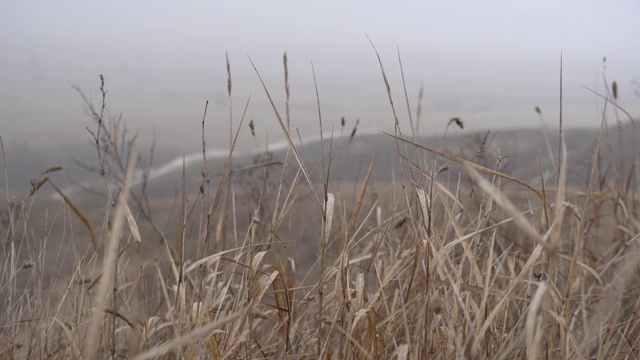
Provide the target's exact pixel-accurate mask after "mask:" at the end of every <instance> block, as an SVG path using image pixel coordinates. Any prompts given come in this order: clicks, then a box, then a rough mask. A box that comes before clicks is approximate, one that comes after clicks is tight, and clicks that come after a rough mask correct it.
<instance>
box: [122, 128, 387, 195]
mask: <svg viewBox="0 0 640 360" xmlns="http://www.w3.org/2000/svg"><path fill="white" fill-rule="evenodd" d="M374 134H380V130H377V129H358V131H357V132H356V136H355V137H356V138H358V136H359V135H374ZM350 135H351V131H349V132H346V133H343V135H342V136H340V134H337V133H336V132H334V133H333V137H334V139H340V138H347V137H348V136H350ZM322 137H323V138H324V140H325V141H326V140H329V139H330V138H331V132H325V133H323V134H322ZM291 140H292V141H293V144H294V145H295V146H296V148H298V147H299V146H300V144H301V143H302V145H307V144H313V143H316V142H320V134H318V135H311V136H305V137H302V138H301V139H299V138H298V137H297V135H296V134H292V137H291ZM288 148H289V142H288V141H287V140H286V139H284V140H281V141H277V142H274V143H269V144H267V145H266V147H265V149H266V150H267V151H270V152H275V151H284V150H286V149H288ZM265 149H254V150H252V151H238V150H234V152H233V156H234V157H235V158H237V157H240V156H256V155H259V154H262V153H264V151H265ZM298 151H300V149H299V148H298ZM206 154H207V161H208V160H212V159H216V158H217V159H220V158H227V157H228V156H229V151H228V150H218V149H211V150H207V151H206ZM182 159H183V158H182V157H178V158H176V159H173V160H171V161H169V162H167V163H165V164H163V165H160V166H158V167H157V168H153V169H151V171H150V172H149V180H153V179H157V178H159V177H161V176H163V175H166V174H170V173H172V172H174V171H180V170H181V169H182V161H183V160H182ZM202 161H203V159H202V152H197V153H191V154H189V155H185V156H184V164H185V166H190V165H192V164H195V163H198V162H202ZM141 181H142V173H140V174H139V175H138V176H136V180H135V182H134V184H139V183H140V182H141Z"/></svg>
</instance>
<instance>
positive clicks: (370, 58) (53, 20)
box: [0, 0, 640, 185]
mask: <svg viewBox="0 0 640 360" xmlns="http://www.w3.org/2000/svg"><path fill="white" fill-rule="evenodd" d="M365 34H367V35H368V36H369V37H370V38H371V40H372V41H373V43H374V45H375V46H376V48H377V49H378V51H379V53H380V56H381V60H382V62H383V64H384V67H385V71H386V73H387V76H388V77H389V81H390V85H391V91H392V95H393V97H394V102H395V105H396V108H397V110H398V114H399V116H400V122H401V125H402V126H403V129H405V130H407V131H408V130H409V118H408V115H407V114H408V110H407V106H406V104H405V98H404V90H403V83H402V78H401V72H400V67H399V62H398V54H400V56H401V59H402V64H403V69H404V76H405V80H406V90H407V93H408V98H409V100H410V102H411V112H412V114H413V116H414V121H416V118H415V113H416V110H417V108H418V97H419V92H420V89H421V88H423V89H424V96H423V100H422V103H421V106H422V116H421V119H420V122H421V127H420V131H421V133H424V134H434V133H442V132H443V131H444V129H445V127H446V125H447V122H448V121H449V119H450V118H452V117H459V118H461V119H462V120H463V121H464V124H465V128H464V130H460V129H458V130H456V131H458V132H460V131H464V132H467V131H473V130H480V129H494V130H496V129H504V128H507V127H509V128H514V127H515V128H521V127H529V128H530V127H540V125H541V124H540V117H539V115H538V114H536V113H535V111H534V108H535V107H536V106H539V107H540V109H541V110H542V114H543V119H544V122H545V123H546V124H547V125H548V126H549V127H551V128H553V127H555V126H557V122H558V111H559V77H560V56H561V54H562V58H563V76H564V102H563V105H564V116H565V117H564V123H565V125H566V126H568V127H595V126H598V125H599V124H600V121H601V111H602V107H603V102H602V100H600V99H598V97H596V96H595V95H594V94H592V93H591V92H589V91H588V90H586V89H585V88H584V87H588V88H590V89H593V90H595V91H598V92H600V93H606V91H607V90H606V88H605V82H604V80H603V78H604V77H606V79H607V80H608V83H609V85H610V83H611V81H613V80H616V81H617V84H618V93H619V97H618V101H619V104H620V105H621V106H623V107H625V108H626V109H627V110H628V111H629V112H630V113H631V114H632V115H633V116H637V114H638V113H639V112H640V85H639V83H640V69H639V68H638V65H637V64H638V59H640V47H638V46H637V36H638V34H640V3H639V2H637V1H631V0H629V1H562V2H557V1H539V2H526V3H524V2H513V1H499V0H492V1H483V2H471V1H459V2H449V1H394V2H391V1H386V2H383V1H348V2H344V1H322V2H310V1H185V2H173V1H135V2H133V1H121V0H116V1H109V2H107V3H95V2H87V1H79V0H69V1H58V2H49V1H24V0H22V1H13V0H6V1H3V5H2V12H1V13H0V136H2V140H3V143H4V147H5V151H6V156H7V159H8V160H9V166H10V168H9V170H10V173H11V176H12V177H13V178H12V180H11V181H12V182H20V181H24V180H23V179H25V178H26V179H28V177H29V176H37V175H39V171H40V170H42V169H43V168H44V167H46V166H50V165H58V164H63V165H66V166H67V168H68V169H73V168H74V164H73V163H74V161H73V159H80V160H82V161H85V162H91V161H93V160H96V159H95V158H96V155H95V150H93V149H92V147H91V142H92V138H91V135H90V134H89V133H88V132H87V129H86V128H87V127H89V128H91V129H95V124H94V123H93V122H92V120H91V118H90V116H89V115H88V112H87V109H86V106H85V105H84V104H83V101H82V98H81V96H80V95H79V94H78V92H76V91H75V90H74V89H73V88H72V86H77V87H78V88H79V89H81V90H82V91H83V92H84V94H86V96H87V97H88V98H89V99H90V100H91V101H93V103H94V104H95V105H96V106H98V105H99V104H100V100H101V95H100V91H99V87H100V80H99V76H100V74H103V75H104V77H105V81H106V83H105V88H106V90H107V91H108V94H107V117H108V118H116V117H118V116H119V115H120V114H122V116H123V119H124V120H125V121H126V124H127V127H128V128H129V131H130V132H132V133H134V132H137V133H138V140H139V142H140V144H141V145H142V146H143V147H145V146H146V147H148V146H150V144H152V143H153V142H154V141H155V143H156V150H155V151H156V160H155V161H156V163H162V162H164V161H168V160H169V159H172V158H175V157H177V156H182V155H183V154H189V153H192V152H197V151H199V150H200V149H201V141H200V138H201V121H202V115H203V111H204V107H205V102H206V101H209V109H208V115H207V121H206V138H207V147H208V148H210V149H211V148H216V149H227V148H228V146H229V109H230V106H231V111H232V122H233V127H234V131H235V128H236V127H237V126H238V124H239V121H240V118H241V116H242V114H243V111H244V108H245V105H246V104H247V103H248V107H247V111H246V116H245V125H244V126H245V127H246V130H245V129H241V131H240V134H241V137H240V147H241V148H251V147H253V148H255V147H256V143H258V144H259V145H260V146H264V144H265V143H266V142H267V139H268V140H269V141H278V140H281V139H282V134H281V130H280V129H279V127H277V122H276V119H275V116H274V114H273V111H272V110H271V108H270V106H269V104H268V102H267V99H266V96H265V92H264V90H263V89H262V86H261V85H260V82H259V80H258V77H257V75H256V73H255V71H254V70H253V68H252V66H251V63H250V61H249V56H250V57H251V59H253V61H254V63H255V65H256V67H257V69H258V71H259V72H260V74H261V75H262V76H263V78H264V80H265V82H266V85H267V87H268V88H269V91H270V92H271V95H272V96H273V97H274V100H275V101H276V105H277V106H278V109H279V110H280V111H281V113H283V114H284V111H285V110H284V109H285V95H284V94H285V92H284V71H283V54H284V53H285V52H286V53H287V55H288V63H289V81H290V89H291V124H292V127H293V129H294V130H295V131H299V132H300V134H301V135H302V136H306V135H310V134H317V133H318V131H319V130H318V126H319V125H318V110H317V105H316V98H315V89H314V80H313V72H312V62H313V66H314V68H315V75H316V79H317V86H318V91H319V96H320V106H321V110H322V116H323V122H324V131H329V130H331V128H332V126H335V129H336V132H338V131H339V129H340V119H341V117H343V116H344V117H345V119H346V128H347V129H348V131H350V130H351V128H352V127H353V126H354V125H355V122H356V119H359V120H360V123H359V128H361V129H382V130H387V131H393V115H392V112H391V108H390V106H389V101H388V98H387V92H386V89H385V85H384V82H383V79H382V75H381V71H380V66H379V64H378V59H377V57H376V54H375V52H374V49H373V48H372V46H371V44H370V43H369V40H368V39H367V37H366V35H365ZM226 54H228V58H229V62H230V65H231V78H232V83H233V88H232V96H231V101H230V99H229V97H228V95H227V72H226V65H225V56H226ZM605 57H606V63H605V62H603V59H604V58H605ZM249 98H250V100H249ZM250 120H253V121H254V124H255V133H256V139H257V141H256V139H254V138H253V137H252V136H251V133H250V131H249V129H248V123H249V121H250ZM14 178H15V179H14ZM21 179H22V180H21ZM3 181H4V180H3ZM11 185H14V184H11Z"/></svg>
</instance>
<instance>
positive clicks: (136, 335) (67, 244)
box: [0, 55, 640, 359]
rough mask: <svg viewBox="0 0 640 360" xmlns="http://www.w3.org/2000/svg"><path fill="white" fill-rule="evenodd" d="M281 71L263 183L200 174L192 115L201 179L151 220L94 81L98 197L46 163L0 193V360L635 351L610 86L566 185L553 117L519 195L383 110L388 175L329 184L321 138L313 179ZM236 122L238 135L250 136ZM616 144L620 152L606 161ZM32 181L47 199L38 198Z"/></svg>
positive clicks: (631, 262) (630, 221)
mask: <svg viewBox="0 0 640 360" xmlns="http://www.w3.org/2000/svg"><path fill="white" fill-rule="evenodd" d="M380 65H381V69H382V63H381V64H380ZM256 72H257V70H256ZM257 73H258V72H257ZM382 75H383V78H384V82H385V85H386V87H387V92H388V94H389V100H390V106H391V107H392V109H393V113H394V114H396V109H395V108H394V106H395V105H394V104H396V103H395V102H394V101H393V99H392V98H391V91H390V90H389V89H390V84H389V83H388V82H387V80H386V75H385V72H384V69H382ZM258 76H259V73H258ZM287 77H288V72H287V67H286V55H285V84H287V86H286V87H285V88H286V95H287V103H286V109H287V111H286V113H283V114H281V113H280V112H279V111H278V110H277V108H276V106H275V105H274V106H273V109H274V116H275V117H276V118H277V121H278V123H279V126H280V127H281V128H282V131H283V134H284V135H285V136H286V137H287V139H288V140H289V143H290V149H289V157H288V159H287V161H285V162H284V163H282V164H273V163H269V162H267V161H265V162H264V163H259V164H256V167H255V169H257V171H256V172H255V173H256V174H258V175H255V177H256V178H259V179H260V178H261V176H262V178H264V174H265V173H266V172H267V171H266V170H267V169H277V171H275V175H274V171H273V170H269V171H270V172H271V174H272V176H271V180H273V178H274V177H275V178H277V179H278V180H277V181H275V182H273V181H270V182H267V181H266V180H265V181H264V182H263V184H262V186H257V187H254V188H253V189H252V190H251V191H245V192H242V191H240V190H238V189H236V185H235V183H234V179H235V177H236V176H237V170H238V169H236V168H234V164H233V161H232V157H231V153H232V152H233V149H232V150H231V151H230V156H229V159H228V161H227V163H226V167H225V171H224V172H223V173H222V174H219V175H220V176H219V177H217V178H216V179H217V180H216V181H211V177H212V174H209V172H208V170H207V166H206V164H207V162H206V157H205V156H204V146H205V145H204V143H205V142H204V139H205V134H204V124H205V119H206V110H205V117H203V120H202V126H203V168H202V171H201V177H202V178H201V186H199V187H198V188H197V189H194V188H187V187H186V186H183V187H182V189H181V192H182V195H181V196H179V197H178V198H177V199H176V200H175V204H174V205H173V207H172V208H173V209H175V212H173V213H172V214H175V216H170V217H161V216H160V215H158V214H159V213H161V212H160V211H154V209H156V208H155V206H159V205H158V204H159V202H158V200H154V199H149V198H147V197H146V196H145V194H146V190H145V186H146V185H145V186H142V187H140V186H137V187H136V186H132V184H133V183H134V180H135V179H139V178H142V179H144V176H145V172H144V170H140V167H137V166H136V163H137V161H138V159H139V158H140V156H139V155H138V153H137V151H136V146H135V142H133V141H131V142H128V141H126V140H125V139H124V138H123V137H122V136H121V134H122V128H123V127H124V124H123V123H122V122H120V121H119V120H117V119H116V120H114V121H107V120H106V119H104V120H103V116H104V109H105V108H104V104H105V96H106V91H105V90H104V80H103V81H102V86H101V90H102V94H103V98H102V106H98V107H95V108H94V107H93V106H92V105H91V103H90V102H88V101H87V105H88V107H89V109H90V112H91V114H92V117H93V120H95V123H94V128H93V129H92V130H91V131H90V136H92V137H93V140H94V141H95V145H96V147H95V149H94V151H96V152H97V154H98V164H97V165H96V166H95V167H94V169H95V170H96V172H97V174H98V176H99V177H100V178H101V179H102V181H103V183H104V189H103V190H104V191H103V195H104V197H103V198H102V199H104V200H103V201H102V202H100V203H97V204H94V206H93V207H92V208H90V209H87V208H86V206H85V207H83V206H82V205H81V204H76V202H75V201H77V199H74V198H71V197H68V196H66V194H65V193H64V191H63V190H61V189H59V188H58V187H57V186H56V184H55V183H54V182H53V181H51V179H50V178H49V177H48V175H49V173H50V172H53V171H56V170H58V169H55V168H52V169H48V170H47V171H45V172H43V177H42V178H41V179H35V180H33V181H32V185H33V191H32V194H31V196H29V197H27V198H25V199H14V198H12V197H11V194H9V193H8V188H7V194H6V203H5V204H4V205H3V216H2V222H1V228H0V231H1V235H2V239H3V246H2V250H0V256H1V257H2V264H3V265H2V271H1V273H0V289H1V291H0V293H1V296H2V301H3V303H2V304H3V305H2V307H1V308H0V315H1V317H0V319H1V320H0V357H1V358H5V359H61V358H73V359H93V358H113V359H118V358H131V359H150V358H170V359H173V358H186V359H195V358H198V359H283V358H292V359H298V358H302V359H316V358H322V359H381V358H391V359H427V358H428V359H454V358H455V359H467V358H468V359H472V358H473V359H524V358H526V359H540V358H550V359H568V358H573V359H623V358H630V359H634V358H638V357H640V343H639V340H640V296H638V294H639V289H640V288H639V286H638V284H639V282H638V281H639V280H640V277H639V276H638V274H639V270H640V267H639V265H640V247H639V246H638V242H639V240H640V212H639V210H640V209H639V206H640V199H639V197H638V196H639V189H638V186H639V183H640V181H639V180H640V179H639V176H638V173H639V170H638V156H639V153H638V151H637V149H636V147H635V146H636V145H635V139H634V141H633V143H621V137H620V134H618V137H616V134H615V130H614V131H612V133H613V134H610V133H609V127H608V126H607V124H608V122H607V121H608V120H607V117H608V116H610V114H611V113H613V114H614V116H615V118H614V121H616V123H617V124H618V125H619V124H621V123H622V122H626V121H630V122H632V123H633V119H632V118H631V116H628V114H626V112H624V110H623V109H622V108H619V107H618V106H617V104H616V100H617V89H616V88H615V86H614V87H613V89H612V91H610V92H608V93H607V94H605V95H603V103H604V104H606V107H605V109H609V108H610V109H614V110H615V111H610V110H603V114H602V119H603V120H602V124H603V125H602V131H601V135H600V136H599V137H598V139H597V143H596V146H595V151H594V152H593V153H591V154H588V155H586V156H589V157H590V159H591V164H592V165H591V170H590V171H589V174H586V175H587V176H588V180H587V181H585V183H586V184H588V185H587V186H585V187H584V188H578V187H576V186H574V185H571V186H568V185H567V184H568V182H567V179H566V174H567V161H566V150H565V148H564V142H563V140H562V139H563V132H562V126H561V125H562V121H561V119H560V132H559V134H555V135H554V136H558V137H559V139H560V140H559V144H560V146H559V147H558V148H556V149H555V150H552V149H551V147H549V148H548V149H542V154H546V153H547V150H549V154H548V155H547V156H541V157H543V158H545V159H546V160H545V161H548V162H550V163H551V164H553V170H554V171H553V173H554V176H553V177H552V179H550V180H545V177H544V176H541V178H542V182H541V183H539V184H538V185H535V186H533V185H530V184H528V183H525V182H523V181H521V180H518V179H514V178H511V177H509V176H507V175H505V174H504V173H502V172H501V169H502V166H503V164H502V163H501V161H502V158H501V157H500V156H496V160H495V166H492V167H485V166H480V165H478V164H476V163H474V162H472V161H469V160H465V159H462V158H460V157H457V156H454V155H451V154H447V153H443V152H440V150H439V149H438V148H434V147H431V145H428V144H420V143H416V142H414V141H413V140H412V139H413V134H405V135H403V134H402V133H401V132H400V127H399V126H398V124H399V119H398V117H397V116H396V118H395V122H396V131H395V133H394V134H389V136H390V137H394V138H395V139H396V140H397V141H396V149H395V151H396V152H397V162H398V167H397V169H398V171H399V174H398V179H397V180H396V181H393V182H392V183H388V184H377V183H373V182H371V181H370V177H369V176H368V175H367V176H366V177H364V176H363V178H364V181H361V182H358V183H356V184H337V183H334V182H332V181H331V179H332V178H333V177H332V174H331V147H330V145H327V147H326V148H325V149H324V150H323V161H322V162H321V163H319V164H313V165H314V166H313V168H312V167H311V166H309V164H304V162H303V161H302V160H301V158H300V155H299V152H298V149H297V146H296V144H295V139H292V138H291V137H290V136H293V135H292V134H291V135H290V133H289V132H288V129H289V126H288V125H289V116H288V108H289V100H288V98H289V93H288V92H289V88H288V79H287ZM265 92H266V94H267V96H268V97H269V99H271V97H270V93H269V89H268V88H267V87H266V86H265ZM228 94H229V97H231V95H232V82H231V75H230V74H229V84H228ZM85 100H86V98H85ZM406 106H407V107H409V101H408V99H407V101H406ZM408 110H409V111H408V113H409V114H411V109H408ZM536 110H537V111H539V109H536ZM419 113H420V109H418V112H417V115H416V118H415V119H413V118H410V119H408V120H410V123H411V128H414V120H415V121H416V122H417V121H418V118H419V116H420V115H419ZM319 115H320V112H319ZM618 116H620V117H618ZM229 120H230V125H231V124H233V121H232V119H231V118H230V119H229ZM243 121H244V119H242V120H241V121H240V122H239V125H237V126H236V127H235V129H237V131H249V129H251V130H253V124H249V123H245V122H243ZM458 125H461V122H460V120H459V119H452V121H451V122H450V126H458ZM319 126H320V128H322V118H321V116H320V117H319ZM634 126H635V124H634ZM612 129H613V128H612ZM234 137H235V136H234ZM327 140H328V139H327ZM232 142H233V139H232ZM327 144H329V142H327ZM618 146H620V147H622V146H625V147H630V148H631V149H632V150H631V151H630V152H627V153H630V154H632V156H631V158H630V159H619V158H621V156H620V157H619V158H618V157H615V156H613V155H611V154H613V153H614V151H613V150H612V149H615V148H616V147H618ZM623 153H624V152H622V151H621V152H619V154H623ZM541 161H542V160H541ZM400 164H402V166H401V165H400ZM454 165H455V166H456V168H459V166H463V167H464V171H463V172H462V173H460V174H453V173H452V172H451V171H447V169H452V168H454V167H453V166H454ZM373 166H375V162H372V163H371V167H373ZM371 167H369V172H371ZM541 168H542V166H541ZM6 169H7V168H6V166H5V170H6ZM255 169H254V170H255ZM540 172H541V174H542V170H541V171H540ZM260 174H262V175H260ZM185 177H186V174H185ZM258 183H259V182H258ZM143 184H146V183H144V182H143ZM149 186H152V184H149ZM43 187H53V188H54V189H55V190H56V191H57V192H58V194H59V195H60V200H59V201H57V202H54V203H53V205H52V203H51V202H43V201H41V200H40V199H39V196H40V192H41V189H42V188H43ZM248 199H251V200H250V201H249V200H248ZM42 203H45V204H48V206H49V208H46V209H42V208H41V207H40V208H39V206H42ZM248 214H250V216H249V215H248ZM301 229H304V230H305V231H306V232H307V237H306V238H305V240H304V242H302V241H301V240H300V239H299V238H297V237H296V236H294V235H295V234H296V232H297V231H299V230H301ZM309 234H310V235H309ZM301 254H302V255H301Z"/></svg>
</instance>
